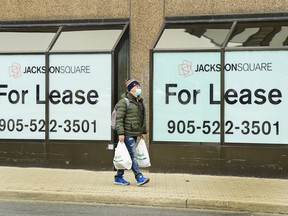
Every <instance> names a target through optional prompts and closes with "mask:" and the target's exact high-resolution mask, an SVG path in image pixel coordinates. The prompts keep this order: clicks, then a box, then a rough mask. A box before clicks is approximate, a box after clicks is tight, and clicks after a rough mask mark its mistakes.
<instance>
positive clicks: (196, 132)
mask: <svg viewBox="0 0 288 216" xmlns="http://www.w3.org/2000/svg"><path fill="white" fill-rule="evenodd" d="M287 57H288V52H287V51H237V52H235V51H234V52H232V51H231V52H226V53H225V63H224V69H225V92H224V102H223V103H224V106H225V116H224V118H225V122H224V124H225V129H224V130H225V131H224V136H225V137H224V138H225V142H230V143H269V144H287V143H288V133H286V131H287V130H288V121H287V119H286V117H285V116H286V111H287V108H288V88H287V83H288V72H287V71H286V68H288V63H287V61H286V59H287ZM220 71H221V64H220V53H213V52H197V53H196V52H191V53H188V52H182V53H155V54H154V68H153V140H154V141H178V142H219V141H220Z"/></svg>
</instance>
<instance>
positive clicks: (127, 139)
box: [115, 136, 142, 179]
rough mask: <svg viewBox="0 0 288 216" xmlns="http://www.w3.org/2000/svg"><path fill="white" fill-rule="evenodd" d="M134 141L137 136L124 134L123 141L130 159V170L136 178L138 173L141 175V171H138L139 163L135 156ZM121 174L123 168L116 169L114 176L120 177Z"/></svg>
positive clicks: (122, 173)
mask: <svg viewBox="0 0 288 216" xmlns="http://www.w3.org/2000/svg"><path fill="white" fill-rule="evenodd" d="M136 141H137V137H132V136H125V140H124V142H125V145H126V147H127V149H128V152H129V154H130V157H131V160H132V171H133V173H134V175H135V178H136V179H137V178H138V177H139V176H140V175H142V173H141V172H140V168H139V164H138V162H137V158H136V156H137V155H136ZM123 175H124V170H117V174H116V176H115V178H117V177H121V176H123Z"/></svg>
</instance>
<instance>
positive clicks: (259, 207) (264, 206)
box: [0, 190, 288, 214]
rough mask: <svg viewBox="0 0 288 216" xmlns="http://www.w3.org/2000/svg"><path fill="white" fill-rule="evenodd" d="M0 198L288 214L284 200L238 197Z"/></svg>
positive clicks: (2, 195)
mask: <svg viewBox="0 0 288 216" xmlns="http://www.w3.org/2000/svg"><path fill="white" fill-rule="evenodd" d="M0 199H11V200H41V201H62V202H79V203H81V202H83V203H100V204H124V205H136V206H137V205H138V206H153V207H169V208H191V209H214V210H215V209H216V210H229V211H246V212H257V213H258V212H259V213H278V214H288V204H287V205H286V204H283V205H280V204H273V203H255V202H241V201H237V202H236V201H219V200H209V199H205V200H204V199H193V198H187V199H185V198H183V197H149V198H148V199H147V197H139V196H138V197H137V198H135V197H134V196H133V197H132V196H125V197H121V199H115V196H114V195H108V194H100V193H93V194H91V193H86V194H85V193H81V194H79V193H78V194H75V193H70V192H48V191H44V192H43V191H42V192H35V191H27V190H25V191H21V190H17V191H8V190H7V191H5V190H2V191H0Z"/></svg>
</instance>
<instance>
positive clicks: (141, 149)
mask: <svg viewBox="0 0 288 216" xmlns="http://www.w3.org/2000/svg"><path fill="white" fill-rule="evenodd" d="M136 154H137V161H138V164H139V166H140V167H150V166H151V163H150V157H149V153H148V150H147V147H146V143H145V141H144V139H140V141H139V143H138V146H137V148H136Z"/></svg>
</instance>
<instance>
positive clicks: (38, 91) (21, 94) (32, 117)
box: [0, 55, 45, 139]
mask: <svg viewBox="0 0 288 216" xmlns="http://www.w3.org/2000/svg"><path fill="white" fill-rule="evenodd" d="M43 65H45V56H44V55H0V77H1V79H0V138H1V139H44V138H45V106H44V105H43V104H39V100H38V99H39V98H43V97H45V75H44V74H43V73H38V72H37V70H38V69H41V70H42V67H43ZM32 67H33V72H34V73H31V74H27V73H26V72H27V69H28V68H30V69H31V70H32Z"/></svg>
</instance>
